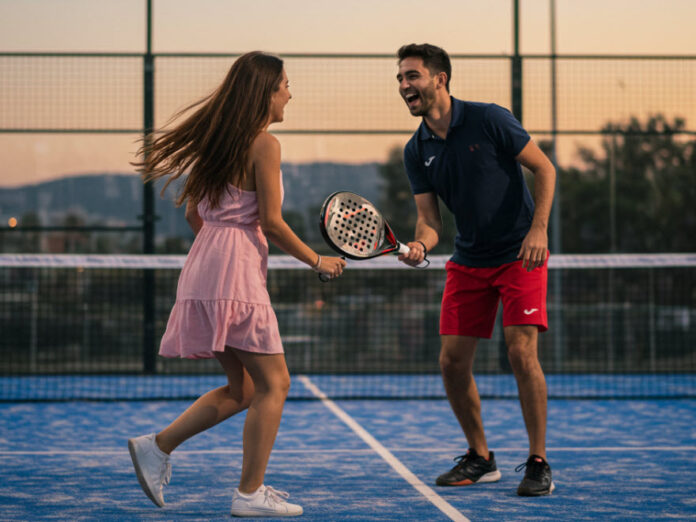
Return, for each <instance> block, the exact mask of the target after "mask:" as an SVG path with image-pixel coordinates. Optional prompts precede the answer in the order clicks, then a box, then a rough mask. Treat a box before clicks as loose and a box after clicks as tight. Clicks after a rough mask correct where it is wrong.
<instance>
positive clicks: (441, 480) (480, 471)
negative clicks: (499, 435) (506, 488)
mask: <svg viewBox="0 0 696 522" xmlns="http://www.w3.org/2000/svg"><path fill="white" fill-rule="evenodd" d="M454 460H455V462H456V463H457V465H456V466H454V467H453V468H452V469H451V470H449V471H448V472H447V473H443V474H442V475H440V476H439V477H437V480H436V481H435V483H436V484H437V485H438V486H469V485H471V484H481V483H483V482H497V481H498V480H500V476H501V475H500V471H498V468H497V466H496V465H495V455H493V452H492V451H489V452H488V460H486V459H484V458H483V457H482V456H481V455H479V454H478V453H476V450H475V449H472V448H470V449H469V451H468V452H467V453H466V455H460V456H459V457H455V459H454Z"/></svg>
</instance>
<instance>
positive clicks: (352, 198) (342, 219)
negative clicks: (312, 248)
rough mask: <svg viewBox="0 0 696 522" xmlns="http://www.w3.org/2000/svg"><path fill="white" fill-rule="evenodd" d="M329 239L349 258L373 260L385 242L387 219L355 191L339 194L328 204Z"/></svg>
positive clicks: (326, 208)
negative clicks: (385, 221)
mask: <svg viewBox="0 0 696 522" xmlns="http://www.w3.org/2000/svg"><path fill="white" fill-rule="evenodd" d="M323 224H324V232H325V235H326V236H327V239H328V240H329V241H331V242H332V243H333V244H334V246H335V247H336V248H338V249H339V250H340V251H341V252H342V253H344V254H345V255H346V256H348V257H353V258H358V259H364V258H368V257H371V256H372V254H374V253H375V252H376V251H377V250H378V249H379V247H380V245H381V244H382V242H383V241H384V233H385V232H384V228H385V227H384V218H383V217H382V215H381V214H380V212H379V211H378V210H377V209H376V208H375V207H374V205H373V204H372V203H370V202H369V201H368V200H366V199H365V198H364V197H362V196H359V195H357V194H353V193H352V192H338V193H336V194H334V195H333V196H331V197H330V198H329V200H328V201H327V202H326V204H325V211H324V216H323Z"/></svg>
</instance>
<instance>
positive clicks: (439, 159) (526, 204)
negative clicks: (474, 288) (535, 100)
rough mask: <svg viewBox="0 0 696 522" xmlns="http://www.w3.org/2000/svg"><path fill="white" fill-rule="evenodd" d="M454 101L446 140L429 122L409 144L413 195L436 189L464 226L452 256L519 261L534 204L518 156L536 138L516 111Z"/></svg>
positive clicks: (466, 261)
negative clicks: (439, 135)
mask: <svg viewBox="0 0 696 522" xmlns="http://www.w3.org/2000/svg"><path fill="white" fill-rule="evenodd" d="M451 99H452V120H451V122H450V126H449V129H448V131H447V138H446V139H444V140H443V139H441V138H440V137H438V136H437V135H436V134H435V133H433V132H431V131H430V129H429V128H428V126H427V125H426V124H425V120H423V121H422V122H421V124H420V127H419V128H418V130H417V131H416V132H415V134H414V135H413V137H411V139H410V140H409V142H408V143H407V144H406V148H405V149H404V164H405V166H406V173H407V174H408V178H409V181H410V182H411V190H412V191H413V193H414V194H422V193H425V192H435V193H436V194H437V195H438V196H440V198H441V199H442V201H443V202H444V203H445V205H447V208H449V209H450V211H451V212H452V213H453V214H454V217H455V221H456V224H457V232H458V234H457V237H456V239H455V242H454V243H455V251H454V255H453V256H452V258H451V260H452V261H453V262H455V263H457V264H460V265H465V266H472V267H490V266H500V265H502V264H504V263H509V262H512V261H515V260H516V259H517V253H518V252H519V249H520V246H521V245H522V240H523V239H524V237H525V236H526V234H527V232H528V231H529V228H530V226H531V223H532V215H533V214H534V202H533V201H532V196H531V194H530V193H529V189H528V188H527V185H526V183H525V181H524V176H523V175H522V168H521V166H520V164H519V162H518V161H516V160H515V157H516V156H517V155H518V154H519V153H520V152H521V151H522V149H523V148H524V147H525V145H527V143H528V142H529V140H530V137H529V134H527V132H526V131H525V130H524V129H523V128H522V126H521V125H520V123H519V122H518V121H517V120H516V119H515V117H514V116H513V115H512V114H511V113H510V111H508V110H506V109H504V108H502V107H500V106H498V105H495V104H492V103H475V102H465V101H462V100H458V99H456V98H451Z"/></svg>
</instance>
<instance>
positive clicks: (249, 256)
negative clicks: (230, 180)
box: [159, 181, 283, 359]
mask: <svg viewBox="0 0 696 522" xmlns="http://www.w3.org/2000/svg"><path fill="white" fill-rule="evenodd" d="M281 184H282V181H281ZM281 192H282V185H281ZM198 213H199V215H200V216H201V218H202V219H203V227H202V228H201V230H200V231H199V232H198V234H197V235H196V239H195V241H194V242H193V245H191V250H190V251H189V253H188V256H187V257H186V262H185V263H184V267H183V268H182V270H181V274H180V276H179V284H178V286H177V290H176V303H175V304H174V308H173V309H172V312H171V314H170V316H169V321H168V322H167V330H166V332H165V333H164V336H163V337H162V343H161V344H160V351H159V353H160V355H162V356H164V357H184V358H187V359H209V358H211V357H214V352H222V351H224V350H225V346H231V347H233V348H238V349H240V350H244V351H247V352H255V353H264V354H271V353H283V345H282V342H281V340H280V333H279V331H278V320H277V319H276V315H275V312H274V311H273V308H272V307H271V300H270V297H269V295H268V290H267V289H266V275H267V266H268V242H267V241H266V237H265V236H264V235H263V232H262V231H261V226H260V224H259V206H258V201H257V199H256V192H250V191H245V190H240V189H238V188H236V187H234V186H232V185H230V189H229V191H227V192H226V193H225V195H224V196H223V197H222V198H221V199H220V205H219V206H218V208H216V209H211V208H209V206H208V202H207V200H203V201H201V202H200V203H199V204H198Z"/></svg>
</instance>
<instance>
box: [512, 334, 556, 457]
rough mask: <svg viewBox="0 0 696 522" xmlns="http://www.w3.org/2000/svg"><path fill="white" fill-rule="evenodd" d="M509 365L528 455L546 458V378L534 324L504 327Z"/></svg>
mask: <svg viewBox="0 0 696 522" xmlns="http://www.w3.org/2000/svg"><path fill="white" fill-rule="evenodd" d="M504 330H505V342H506V343H507V346H508V358H509V360H510V366H512V371H513V373H514V374H515V379H516V380H517V389H518V391H519V396H520V405H521V407H522V416H523V418H524V424H525V426H526V427H527V435H528V437H529V454H530V455H538V456H540V457H542V458H543V459H544V460H546V379H545V378H544V372H543V371H542V369H541V364H539V358H538V355H537V340H538V336H539V334H538V328H537V327H536V326H530V325H525V326H506V327H505V329H504Z"/></svg>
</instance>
